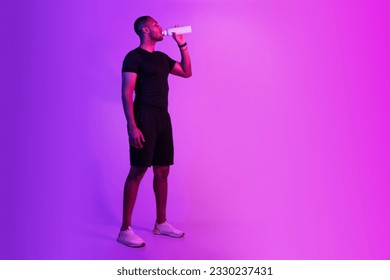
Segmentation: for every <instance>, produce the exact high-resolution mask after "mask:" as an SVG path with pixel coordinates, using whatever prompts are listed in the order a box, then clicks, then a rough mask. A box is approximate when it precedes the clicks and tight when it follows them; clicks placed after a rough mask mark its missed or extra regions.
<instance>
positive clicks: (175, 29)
mask: <svg viewBox="0 0 390 280" xmlns="http://www.w3.org/2000/svg"><path fill="white" fill-rule="evenodd" d="M173 32H175V33H176V34H184V33H191V32H192V29H191V25H186V26H177V27H171V28H168V29H165V30H163V32H162V34H163V35H164V36H167V35H168V36H172V33H173Z"/></svg>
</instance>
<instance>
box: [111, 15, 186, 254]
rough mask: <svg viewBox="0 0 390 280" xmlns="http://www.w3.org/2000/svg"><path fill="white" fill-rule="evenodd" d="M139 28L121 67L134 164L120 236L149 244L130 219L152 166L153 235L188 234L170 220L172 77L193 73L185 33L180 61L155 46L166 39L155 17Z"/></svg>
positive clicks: (140, 20)
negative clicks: (135, 45)
mask: <svg viewBox="0 0 390 280" xmlns="http://www.w3.org/2000/svg"><path fill="white" fill-rule="evenodd" d="M134 30H135V32H136V33H137V35H138V36H139V38H140V46H139V47H138V48H136V49H134V50H132V51H130V52H129V53H128V54H127V55H126V57H125V59H124V61H123V66H122V101H123V108H124V111H125V115H126V119H127V130H128V134H129V141H130V162H131V168H130V172H129V175H128V176H127V179H126V183H125V189H124V196H123V220H122V227H121V230H120V232H119V236H118V239H117V240H118V242H120V243H123V244H125V245H127V246H130V247H142V246H144V245H145V242H144V241H143V240H142V239H141V238H140V237H139V236H138V235H137V234H135V233H134V231H133V230H132V228H131V217H132V212H133V209H134V204H135V200H136V197H137V193H138V188H139V185H140V182H141V179H142V177H143V176H144V174H145V172H146V170H147V168H148V167H150V166H153V173H154V178H153V190H154V193H155V197H156V209H157V220H156V224H155V226H154V230H153V233H154V234H163V235H167V236H170V237H183V236H184V232H182V231H180V230H178V229H175V228H174V227H173V226H172V225H170V224H169V223H168V222H167V219H166V204H167V194H168V184H167V177H168V174H169V166H170V165H172V164H173V140H172V127H171V120H170V116H169V114H168V75H169V74H174V75H177V76H181V77H184V78H188V77H190V76H191V75H192V72H191V61H190V56H189V53H188V48H187V43H186V41H185V39H184V36H183V35H179V34H173V36H172V37H173V39H174V40H175V41H176V43H177V44H178V47H179V50H180V53H181V61H180V62H177V61H175V60H173V59H171V58H170V57H169V56H167V55H166V54H164V53H162V52H159V51H155V45H156V43H157V42H159V41H162V40H163V35H162V28H161V26H160V25H159V24H158V23H157V21H155V20H154V19H153V18H152V17H150V16H143V17H140V18H138V19H137V20H136V21H135V23H134ZM134 91H135V99H134V102H133V92H134Z"/></svg>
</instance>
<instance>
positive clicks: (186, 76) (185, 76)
mask: <svg viewBox="0 0 390 280" xmlns="http://www.w3.org/2000/svg"><path fill="white" fill-rule="evenodd" d="M191 76H192V72H188V73H185V74H184V76H183V78H189V77H191Z"/></svg>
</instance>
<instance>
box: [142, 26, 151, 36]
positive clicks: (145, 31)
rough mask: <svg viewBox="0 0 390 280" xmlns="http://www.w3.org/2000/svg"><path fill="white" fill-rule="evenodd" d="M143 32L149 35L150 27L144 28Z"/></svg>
mask: <svg viewBox="0 0 390 280" xmlns="http://www.w3.org/2000/svg"><path fill="white" fill-rule="evenodd" d="M142 32H143V33H145V34H147V33H149V32H150V29H149V27H147V26H144V27H142Z"/></svg>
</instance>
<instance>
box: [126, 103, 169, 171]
mask: <svg viewBox="0 0 390 280" xmlns="http://www.w3.org/2000/svg"><path fill="white" fill-rule="evenodd" d="M134 114H135V115H134V118H135V123H136V124H137V127H138V129H139V130H141V132H142V134H143V135H144V138H145V142H142V141H141V143H142V145H143V148H142V149H137V148H134V147H132V146H130V163H131V165H132V166H137V167H150V166H152V165H153V166H168V165H172V164H173V137H172V124H171V117H170V116H169V113H168V112H166V111H161V110H151V109H148V110H146V109H145V110H138V111H136V112H134ZM129 143H130V137H129Z"/></svg>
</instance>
